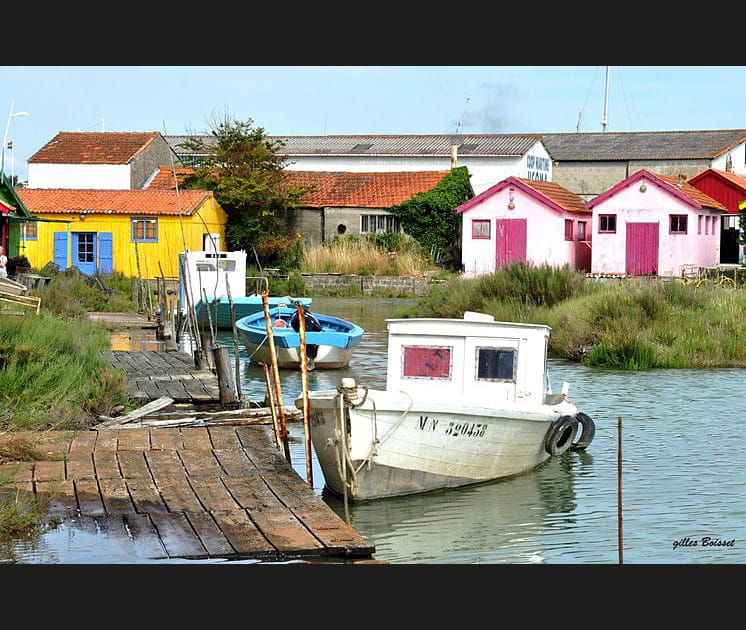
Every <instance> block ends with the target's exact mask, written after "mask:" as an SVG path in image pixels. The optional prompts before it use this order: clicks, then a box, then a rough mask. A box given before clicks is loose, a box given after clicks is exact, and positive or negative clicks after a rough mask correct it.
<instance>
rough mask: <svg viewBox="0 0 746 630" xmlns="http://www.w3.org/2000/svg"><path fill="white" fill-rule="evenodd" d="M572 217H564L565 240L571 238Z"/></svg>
mask: <svg viewBox="0 0 746 630" xmlns="http://www.w3.org/2000/svg"><path fill="white" fill-rule="evenodd" d="M572 223H573V221H572V219H565V240H566V241H571V240H572Z"/></svg>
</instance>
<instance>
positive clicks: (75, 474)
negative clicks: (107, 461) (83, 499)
mask: <svg viewBox="0 0 746 630" xmlns="http://www.w3.org/2000/svg"><path fill="white" fill-rule="evenodd" d="M65 468H66V475H67V478H68V479H71V480H72V481H77V480H79V479H96V470H95V468H94V467H93V451H86V450H77V451H75V452H71V453H70V458H69V459H68V461H67V464H66V466H65Z"/></svg>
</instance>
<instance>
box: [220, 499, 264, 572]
mask: <svg viewBox="0 0 746 630" xmlns="http://www.w3.org/2000/svg"><path fill="white" fill-rule="evenodd" d="M212 516H213V518H214V519H215V522H216V523H217V525H218V527H219V528H220V531H221V532H223V533H224V534H225V537H226V538H227V539H228V542H229V543H230V544H231V546H232V547H233V548H234V549H235V550H236V553H237V554H239V555H244V556H248V557H251V558H258V559H264V560H266V559H275V558H277V551H276V549H275V548H274V546H273V545H271V544H270V543H269V541H268V540H267V539H266V538H265V537H264V535H263V534H262V533H261V532H260V531H259V529H258V528H257V526H256V525H255V524H254V522H253V521H252V520H251V519H250V518H249V516H248V514H246V512H245V511H243V510H233V511H228V512H213V514H212Z"/></svg>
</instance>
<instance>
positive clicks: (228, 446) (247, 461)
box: [0, 425, 375, 562]
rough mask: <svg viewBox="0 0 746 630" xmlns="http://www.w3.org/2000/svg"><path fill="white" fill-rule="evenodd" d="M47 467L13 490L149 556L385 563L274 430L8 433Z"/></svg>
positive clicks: (29, 473) (33, 468) (23, 472)
mask: <svg viewBox="0 0 746 630" xmlns="http://www.w3.org/2000/svg"><path fill="white" fill-rule="evenodd" d="M10 439H16V440H17V439H25V440H28V441H29V443H30V444H33V445H35V448H36V450H37V452H39V453H41V454H43V456H44V457H45V458H46V459H44V460H40V461H35V462H23V463H21V464H15V463H10V464H8V463H6V464H2V465H1V466H0V469H2V468H6V467H8V466H20V470H19V471H18V472H17V473H16V477H15V482H14V483H13V484H12V485H10V486H6V487H5V492H8V491H11V492H14V491H15V490H21V491H27V492H33V493H35V495H36V497H37V498H38V499H39V500H41V501H42V502H43V504H44V505H46V506H47V508H46V513H48V514H49V515H50V516H52V517H55V518H58V519H60V520H61V521H62V522H66V523H71V524H74V525H75V526H78V527H81V528H84V529H88V530H90V531H98V532H105V533H106V535H107V536H109V537H112V536H121V542H122V545H123V549H124V548H127V549H130V548H131V550H132V553H133V556H134V557H135V558H141V559H143V560H146V559H147V560H163V559H173V558H184V559H210V558H223V559H232V560H236V559H255V560H258V561H263V562H268V561H269V562H272V561H288V560H306V561H324V562H328V561H334V560H336V561H339V560H342V559H344V560H345V561H353V560H358V561H361V560H362V561H373V553H374V552H375V547H374V546H373V545H372V544H370V543H369V542H368V541H367V540H366V539H365V538H363V536H361V535H360V534H359V533H358V532H356V531H355V530H354V529H353V528H352V527H350V526H349V525H348V524H347V523H346V522H345V521H344V520H343V519H341V518H340V517H339V516H338V515H337V514H336V513H335V512H334V511H333V510H332V509H331V508H330V507H329V506H328V505H326V503H324V501H323V499H321V497H319V496H318V495H317V494H316V493H315V492H314V491H313V489H312V488H310V487H309V486H308V484H307V483H306V482H305V481H304V480H303V479H301V478H300V476H299V475H298V474H297V473H296V472H295V470H294V469H293V468H292V466H291V465H290V464H289V463H288V462H287V460H285V458H284V456H283V455H282V453H281V452H280V451H279V450H278V449H277V445H276V443H275V438H274V432H273V430H272V427H271V425H254V426H211V427H182V428H158V429H152V428H132V429H127V430H122V429H118V430H112V429H105V430H99V431H97V430H91V431H80V432H65V431H50V432H43V433H37V432H28V433H5V434H3V435H0V441H7V440H10Z"/></svg>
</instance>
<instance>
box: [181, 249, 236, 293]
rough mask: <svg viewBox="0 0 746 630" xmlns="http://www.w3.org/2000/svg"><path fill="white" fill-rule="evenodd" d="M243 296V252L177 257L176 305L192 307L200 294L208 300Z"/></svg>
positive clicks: (189, 253) (210, 252)
mask: <svg viewBox="0 0 746 630" xmlns="http://www.w3.org/2000/svg"><path fill="white" fill-rule="evenodd" d="M229 288H230V294H231V298H237V297H245V296H246V252H245V251H243V250H237V251H231V252H219V251H196V252H190V251H186V252H182V253H180V254H179V301H180V302H181V303H182V304H186V302H185V300H186V299H187V296H188V299H189V300H190V303H191V304H196V303H197V302H199V301H200V300H201V299H202V297H203V290H204V293H206V294H207V297H208V298H210V299H212V298H216V297H227V296H228V289H229Z"/></svg>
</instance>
